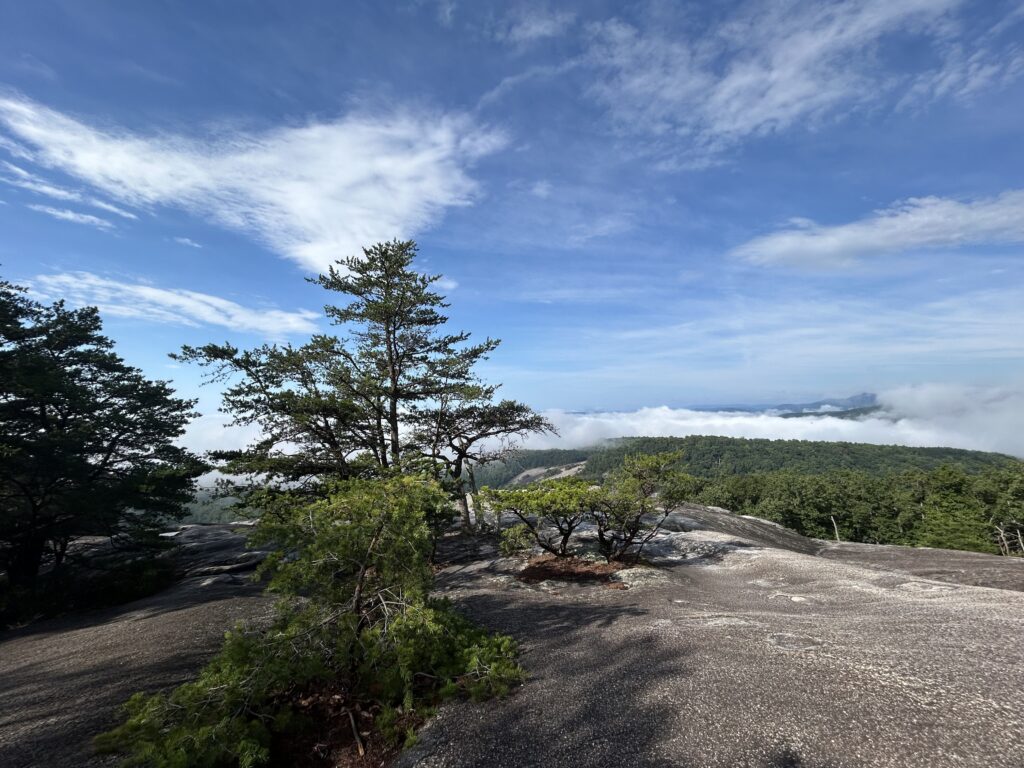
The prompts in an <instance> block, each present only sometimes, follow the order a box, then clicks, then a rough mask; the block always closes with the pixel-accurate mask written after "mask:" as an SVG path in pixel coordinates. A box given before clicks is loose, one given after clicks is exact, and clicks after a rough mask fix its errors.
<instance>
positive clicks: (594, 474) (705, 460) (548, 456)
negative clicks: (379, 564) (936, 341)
mask: <svg viewBox="0 0 1024 768" xmlns="http://www.w3.org/2000/svg"><path fill="white" fill-rule="evenodd" d="M669 451H678V452H680V453H682V455H683V459H682V461H681V462H680V465H679V469H681V470H683V471H684V472H688V473H689V474H692V475H696V476H697V477H723V476H726V475H735V474H751V473H754V472H773V471H779V470H791V471H794V472H800V473H801V474H819V473H822V472H831V471H835V470H840V469H849V470H854V471H862V472H868V473H870V474H876V475H883V474H892V473H894V472H903V471H907V470H912V469H925V470H929V469H936V468H938V467H940V466H942V465H943V464H955V465H958V466H961V467H963V469H964V470H965V471H967V472H970V473H972V474H974V473H978V472H982V471H984V470H986V469H997V468H1000V467H1012V466H1016V465H1018V464H1020V462H1019V460H1017V459H1014V458H1012V457H1009V456H1004V455H1001V454H986V453H982V452H980V451H962V450H959V449H946V447H907V446H904V445H872V444H868V443H860V442H825V441H822V440H766V439H748V438H745V437H717V436H706V435H690V436H688V437H621V438H617V439H614V440H608V441H607V442H605V443H603V444H601V445H597V446H594V447H589V449H580V450H574V451H564V452H561V451H520V452H517V453H516V454H515V455H514V456H513V457H511V458H510V459H508V460H507V462H506V463H505V465H504V466H495V467H493V468H489V469H488V470H487V472H486V473H484V472H478V476H479V477H480V478H484V477H485V478H486V482H484V481H483V479H481V480H480V482H481V484H486V485H490V486H492V487H501V486H502V485H503V484H504V483H505V482H508V480H510V479H512V478H513V477H515V476H516V475H517V474H519V472H521V471H522V470H523V469H528V468H532V467H549V466H558V465H564V464H575V463H579V462H582V461H586V462H587V466H586V467H585V468H584V472H583V476H584V477H588V478H592V479H599V478H601V477H603V476H604V475H605V474H606V473H608V472H610V471H612V470H614V469H617V468H618V467H621V466H622V465H623V460H624V459H625V458H626V456H627V455H630V454H659V453H665V452H669ZM513 470H515V471H513Z"/></svg>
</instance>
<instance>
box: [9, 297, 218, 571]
mask: <svg viewBox="0 0 1024 768" xmlns="http://www.w3.org/2000/svg"><path fill="white" fill-rule="evenodd" d="M193 405H194V401H191V400H183V399H180V398H176V397H174V393H173V390H171V388H170V387H169V386H168V384H167V382H163V381H150V380H148V379H146V378H145V377H144V376H143V375H142V373H141V372H140V371H138V370H137V369H135V368H132V367H131V366H128V365H126V364H125V363H124V361H123V360H122V359H121V358H120V357H118V356H117V354H116V353H115V352H114V351H113V345H112V343H111V342H110V340H109V339H107V338H106V337H105V336H103V335H102V334H101V322H100V317H99V314H98V312H97V311H96V309H95V308H86V309H77V310H75V309H68V308H67V307H65V305H64V304H63V303H62V302H57V303H55V304H52V305H44V304H41V303H39V302H36V301H33V300H30V299H29V298H27V297H26V296H25V293H24V291H23V290H22V289H20V288H18V287H16V286H14V285H12V284H10V283H8V282H0V456H2V457H3V460H2V461H0V570H6V571H7V576H8V579H9V581H10V585H11V586H12V587H14V588H16V589H31V588H33V587H34V586H35V584H36V581H37V578H38V575H39V572H40V569H41V567H42V566H43V564H44V561H46V560H47V558H50V560H51V561H52V562H53V563H54V565H55V566H56V567H57V568H59V567H60V566H61V564H62V563H63V561H64V558H65V555H66V553H67V552H68V547H69V545H70V544H71V542H73V541H74V540H75V539H77V538H79V537H81V536H86V535H103V536H110V537H117V538H118V539H123V538H126V537H131V538H138V537H140V536H146V535H152V534H153V532H154V531H155V530H156V529H157V527H158V526H159V525H160V524H161V523H162V522H163V521H164V520H165V519H166V518H173V517H175V516H178V515H180V514H182V505H183V504H184V503H185V502H187V501H189V500H190V499H191V497H192V493H193V490H194V480H195V478H196V477H197V476H198V475H199V474H201V473H202V472H203V471H204V470H205V468H206V467H205V465H204V464H203V463H202V462H200V461H199V460H198V459H197V458H196V457H195V456H193V455H192V454H190V453H189V452H188V451H186V450H185V449H183V448H181V447H179V446H176V445H175V444H174V440H175V438H177V437H178V436H179V435H181V434H182V432H183V431H184V428H185V425H186V424H187V423H188V422H189V420H190V419H191V418H192V417H193V416H194V415H195V414H194V412H193V410H192V407H193Z"/></svg>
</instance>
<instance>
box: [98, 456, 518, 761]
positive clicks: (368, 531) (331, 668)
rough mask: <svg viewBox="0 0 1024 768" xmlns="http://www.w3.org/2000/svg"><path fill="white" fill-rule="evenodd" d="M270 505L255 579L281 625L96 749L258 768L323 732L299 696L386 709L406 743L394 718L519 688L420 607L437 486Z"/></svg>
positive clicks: (444, 613)
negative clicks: (286, 739)
mask: <svg viewBox="0 0 1024 768" xmlns="http://www.w3.org/2000/svg"><path fill="white" fill-rule="evenodd" d="M276 502H277V503H275V504H274V505H272V506H270V507H269V508H268V509H267V511H266V512H265V513H264V515H263V516H262V518H261V519H260V522H259V525H258V527H257V532H256V534H255V541H256V542H258V543H263V544H267V543H275V544H276V545H277V546H279V547H280V549H279V551H278V552H277V553H276V554H275V555H274V556H273V557H271V558H269V559H268V560H267V561H265V563H264V565H263V567H262V568H263V571H264V573H266V574H267V575H269V576H270V588H271V589H272V590H273V591H275V592H277V593H279V594H280V595H282V597H283V598H284V599H283V600H282V601H281V603H280V605H279V613H278V617H277V619H276V620H275V621H274V623H273V624H272V625H271V626H270V627H269V628H267V629H262V630H259V629H254V630H244V629H241V628H239V629H237V630H236V631H234V632H232V633H230V634H229V635H228V637H227V640H226V642H225V645H224V648H223V650H222V651H221V653H220V654H219V655H218V656H217V657H216V658H215V659H214V660H213V661H212V662H211V663H210V664H209V665H207V667H206V668H205V669H204V670H203V671H202V673H201V674H200V675H199V677H198V678H197V680H196V681H195V682H192V683H188V684H186V685H183V686H180V687H178V688H177V689H175V690H174V691H172V692H170V693H168V694H158V695H155V696H143V695H141V694H140V695H136V696H135V697H133V698H132V699H131V700H130V701H129V702H128V704H127V705H126V709H125V714H126V721H125V722H124V723H123V724H122V725H120V726H119V727H118V728H116V729H114V730H113V731H111V732H109V733H107V734H104V735H102V736H101V737H99V738H98V739H97V742H96V744H97V747H98V748H99V749H101V750H103V751H121V752H126V753H128V755H129V763H130V764H138V765H150V766H164V767H166V768H171V767H172V766H173V767H175V768H177V767H179V766H180V767H182V768H184V767H185V766H258V765H265V764H266V763H267V762H268V761H269V760H270V759H271V757H272V753H273V746H274V744H275V739H276V738H278V737H279V736H280V735H282V734H294V733H296V732H302V731H303V729H310V728H313V729H315V728H316V727H318V726H319V727H323V726H324V724H323V723H319V724H318V723H316V722H310V720H309V718H306V717H305V716H304V714H303V712H302V710H301V707H300V706H299V705H298V702H300V700H302V698H303V696H304V695H313V694H316V693H319V692H325V691H326V692H328V693H330V694H331V696H332V697H334V696H337V697H339V700H340V701H341V702H342V706H343V707H344V709H345V710H346V711H351V710H352V709H353V708H355V707H357V706H360V707H363V708H364V709H367V708H369V709H372V708H374V707H377V708H378V709H379V708H380V707H383V708H384V709H383V710H381V718H382V720H381V724H382V726H386V727H387V729H388V735H390V736H391V737H392V738H398V736H399V734H400V735H401V737H402V738H407V735H408V734H407V733H406V732H405V731H404V730H402V729H400V728H399V727H398V726H397V725H396V723H399V722H402V718H400V717H398V713H399V712H401V713H403V714H404V715H409V714H410V713H413V712H415V711H416V710H417V709H418V708H422V707H429V706H431V705H432V704H433V703H435V702H436V701H438V700H439V699H440V698H441V697H443V696H445V695H451V694H454V693H458V692H464V693H466V694H467V695H470V696H473V697H486V696H492V695H500V694H503V693H505V692H507V691H508V689H509V687H510V686H511V685H513V684H515V683H517V682H519V681H520V680H521V678H522V671H521V670H520V668H519V667H518V665H517V664H516V662H515V655H516V649H515V645H514V643H513V642H512V640H511V639H509V638H507V637H501V636H491V635H488V634H487V633H486V632H485V631H483V630H482V629H480V628H478V627H476V626H474V625H473V624H471V623H470V622H469V621H467V620H466V619H464V618H462V617H460V616H459V615H458V614H456V613H455V612H454V611H453V610H452V609H451V608H450V607H449V606H448V605H447V604H446V603H444V602H440V601H436V600H429V599H428V598H427V593H428V591H429V588H430V584H431V570H430V567H429V565H428V555H429V552H430V546H431V537H430V531H429V527H428V523H427V519H428V517H429V516H430V515H431V514H434V513H435V511H436V509H437V508H438V507H445V506H447V505H448V500H447V498H446V495H445V494H444V493H443V492H442V491H441V489H440V488H439V487H438V486H437V485H436V484H435V483H433V482H431V481H428V480H423V479H419V478H415V477H410V476H398V477H391V478H385V479H378V480H348V481H340V482H336V483H334V484H332V485H331V487H330V489H329V491H328V493H327V495H326V496H325V498H323V499H319V500H315V501H312V502H308V503H293V504H287V503H285V499H284V497H278V498H277V499H276ZM338 717H342V715H338ZM342 722H343V723H346V722H347V720H343V721H342Z"/></svg>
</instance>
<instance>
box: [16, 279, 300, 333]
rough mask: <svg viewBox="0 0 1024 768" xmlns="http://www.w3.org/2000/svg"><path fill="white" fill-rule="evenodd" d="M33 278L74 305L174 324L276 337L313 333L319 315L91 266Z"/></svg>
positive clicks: (49, 294) (37, 286)
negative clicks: (102, 272) (248, 303)
mask: <svg viewBox="0 0 1024 768" xmlns="http://www.w3.org/2000/svg"><path fill="white" fill-rule="evenodd" d="M29 284H30V287H31V289H32V291H33V292H34V293H36V294H38V295H40V296H41V297H44V298H46V299H50V300H55V299H64V300H65V301H67V302H68V303H70V304H73V305H75V306H96V307H99V309H100V311H101V312H102V313H103V314H104V315H110V316H116V317H131V318H138V319H141V320H148V321H151V322H158V323H169V324H172V325H185V326H201V325H216V326H221V327H224V328H229V329H231V330H233V331H239V332H247V333H256V334H260V335H262V336H264V337H266V338H271V339H282V338H285V337H288V336H291V335H294V334H308V333H314V332H315V331H316V330H317V324H316V319H317V318H318V317H319V315H318V314H317V313H316V312H311V311H309V310H305V309H300V310H296V311H293V312H288V311H285V310H280V309H268V308H264V307H245V306H242V305H241V304H238V303H236V302H233V301H230V300H228V299H223V298H221V297H219V296H212V295H210V294H208V293H200V292H198V291H189V290H183V289H180V288H160V287H157V286H155V285H150V284H147V283H128V282H123V281H120V280H112V279H110V278H106V277H101V276H99V275H95V274H93V273H91V272H68V273H59V274H53V275H39V276H37V277H35V278H34V279H32V280H31V281H30V283H29Z"/></svg>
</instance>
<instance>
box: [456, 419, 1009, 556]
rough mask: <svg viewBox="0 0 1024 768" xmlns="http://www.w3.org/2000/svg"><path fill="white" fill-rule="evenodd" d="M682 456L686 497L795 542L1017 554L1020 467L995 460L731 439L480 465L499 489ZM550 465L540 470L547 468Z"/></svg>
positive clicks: (608, 446)
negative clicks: (767, 523) (766, 523)
mask: <svg viewBox="0 0 1024 768" xmlns="http://www.w3.org/2000/svg"><path fill="white" fill-rule="evenodd" d="M663 451H682V453H683V459H682V462H681V464H680V467H681V468H682V469H683V470H685V471H686V472H688V473H690V474H691V475H694V476H696V477H697V478H699V479H700V480H701V482H700V483H699V484H698V487H699V489H700V490H699V491H698V492H697V493H696V495H695V497H694V498H693V501H695V502H698V503H702V504H711V505H714V506H719V507H724V508H726V509H730V510H732V511H734V512H738V513H741V514H749V515H754V516H756V517H761V518H764V519H766V520H771V521H773V522H776V523H779V524H781V525H784V526H786V527H787V528H791V529H792V530H795V531H797V532H798V533H801V534H803V535H805V536H812V537H815V538H821V539H828V538H839V539H841V540H843V541H859V542H867V543H873V544H907V545H913V546H929V547H941V548H947V549H964V550H970V551H975V552H990V553H993V554H996V553H1002V554H1007V555H1021V554H1024V462H1022V461H1019V460H1018V459H1014V458H1012V457H1010V456H1004V455H1002V454H998V453H983V452H981V451H965V450H960V449H956V448H907V447H903V446H895V445H868V444H863V443H832V442H811V441H805V440H748V439H745V438H732V437H703V436H691V437H639V438H620V439H617V440H611V441H608V442H606V443H605V444H603V445H601V446H599V447H596V448H590V449H580V450H546V451H521V452H519V453H518V454H516V455H514V456H512V457H510V458H509V459H508V460H507V461H505V462H504V463H501V464H492V465H490V466H486V467H480V468H479V469H477V471H476V481H477V485H479V486H484V485H490V486H491V487H501V486H502V485H506V484H508V483H509V482H511V481H512V480H513V479H514V478H515V477H516V476H518V475H520V474H521V473H523V472H526V471H527V470H535V471H534V472H530V473H529V474H528V475H526V476H525V477H524V478H521V479H520V482H523V481H524V480H525V481H533V480H542V479H544V478H545V477H548V476H551V475H553V474H557V472H558V470H556V469H554V468H555V467H563V468H564V467H565V465H572V464H577V465H578V464H582V465H583V466H582V468H581V470H580V472H579V476H580V477H584V478H587V479H591V480H600V479H601V478H602V477H604V476H605V475H606V474H607V473H608V472H611V471H614V470H615V469H617V468H618V467H620V466H621V465H622V461H623V459H624V458H625V457H626V456H627V455H629V454H635V453H660V452H663ZM547 468H551V469H547Z"/></svg>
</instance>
